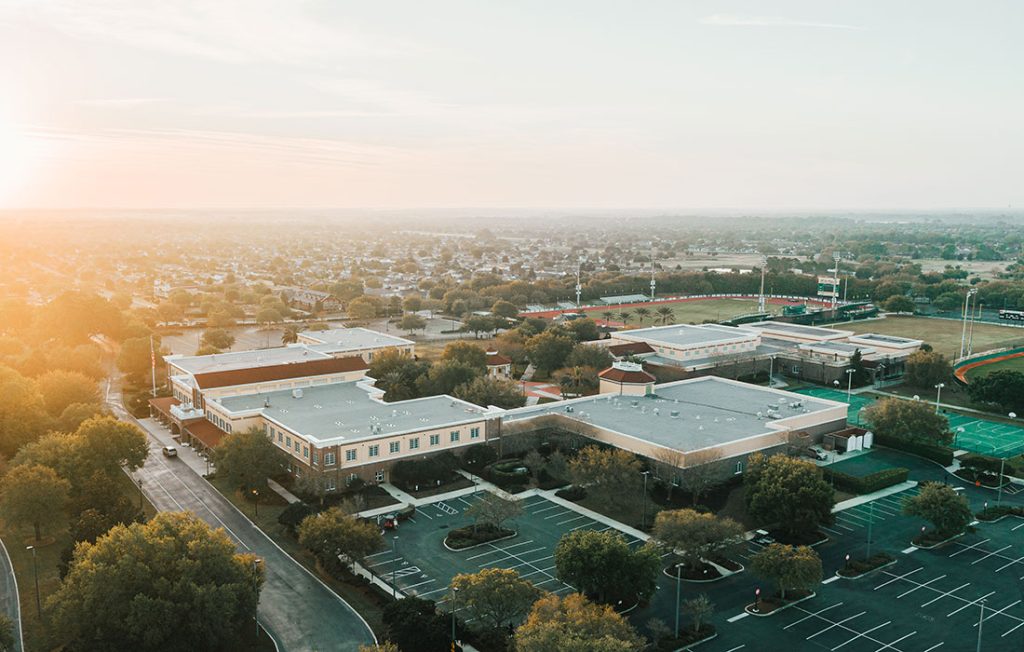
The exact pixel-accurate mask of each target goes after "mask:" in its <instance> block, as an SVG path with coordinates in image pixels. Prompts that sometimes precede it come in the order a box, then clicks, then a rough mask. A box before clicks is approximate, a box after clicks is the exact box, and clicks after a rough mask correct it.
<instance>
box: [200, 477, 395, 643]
mask: <svg viewBox="0 0 1024 652" xmlns="http://www.w3.org/2000/svg"><path fill="white" fill-rule="evenodd" d="M210 483H211V484H212V485H213V486H214V487H215V488H216V489H217V491H219V492H220V493H221V494H222V495H224V497H225V498H227V499H228V500H230V501H231V503H232V504H233V505H234V506H235V507H237V508H238V509H240V510H242V513H243V514H245V515H246V516H247V517H248V518H249V520H251V521H252V522H254V523H255V524H256V525H257V526H258V527H259V528H260V529H261V530H263V532H264V533H266V535H267V536H269V537H270V538H271V539H273V540H274V543H276V544H277V545H278V546H280V547H281V549H282V550H284V551H285V552H286V553H288V554H289V555H290V556H291V557H292V558H293V559H295V560H296V561H298V562H299V563H300V564H302V565H303V566H305V567H306V568H307V569H309V570H310V571H311V572H312V573H313V574H314V575H316V576H317V577H319V578H320V579H321V580H323V582H324V583H325V584H327V586H329V587H331V589H333V590H334V592H335V593H337V594H338V595H340V596H341V597H342V599H344V600H345V602H347V603H349V604H350V605H352V608H353V609H355V610H356V611H358V612H359V613H360V614H361V615H362V616H363V618H365V619H366V622H367V623H369V625H370V627H371V628H372V629H373V631H374V633H376V634H377V635H378V636H380V635H381V634H382V633H383V632H384V623H383V621H382V616H383V612H382V611H381V608H380V606H379V605H378V604H377V602H376V601H374V600H373V599H371V598H370V596H369V595H368V593H367V590H366V589H365V587H361V586H355V585H353V584H347V583H345V582H341V581H339V580H337V579H335V578H334V577H331V576H330V575H328V574H327V573H324V572H323V571H322V570H320V568H319V567H318V566H317V563H316V558H315V557H314V556H313V555H312V554H311V553H310V552H309V551H308V550H306V549H305V548H303V547H302V546H300V545H299V542H298V541H296V540H295V538H294V537H292V535H291V534H290V533H289V532H288V530H287V529H285V527H284V526H283V525H281V524H280V523H278V522H277V517H278V516H280V514H281V512H282V511H284V508H285V507H287V506H288V504H287V502H286V501H285V500H284V499H283V498H281V497H280V496H278V495H277V494H276V493H274V492H273V491H267V492H266V493H267V494H270V495H269V496H268V495H261V497H260V505H259V508H260V513H259V517H255V516H254V512H255V510H254V505H253V503H252V501H250V500H246V499H245V498H243V497H242V495H241V494H240V493H239V492H238V491H237V490H235V489H234V488H233V487H229V486H228V485H227V483H225V482H224V480H222V479H218V478H216V477H214V478H213V479H212V480H211V481H210Z"/></svg>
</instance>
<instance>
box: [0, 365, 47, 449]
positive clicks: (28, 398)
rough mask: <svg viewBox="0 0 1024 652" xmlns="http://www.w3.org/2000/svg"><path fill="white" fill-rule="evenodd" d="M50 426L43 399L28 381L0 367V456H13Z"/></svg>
mask: <svg viewBox="0 0 1024 652" xmlns="http://www.w3.org/2000/svg"><path fill="white" fill-rule="evenodd" d="M49 424H50V419H49V417H48V416H47V414H46V408H45V407H44V405H43V397H42V396H41V395H40V394H39V390H38V389H37V388H36V385H35V383H33V382H32V381H31V380H29V379H28V378H25V377H24V376H22V375H21V374H19V373H18V372H17V371H15V370H14V369H11V368H10V367H3V366H0V455H3V456H5V457H11V456H13V455H14V454H15V453H16V452H17V451H18V449H19V448H21V447H22V446H23V445H24V444H27V443H28V442H31V441H33V440H35V439H36V438H38V437H39V436H40V435H42V434H43V432H45V431H46V428H47V427H48V426H49Z"/></svg>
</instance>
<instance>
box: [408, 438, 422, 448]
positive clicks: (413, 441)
mask: <svg viewBox="0 0 1024 652" xmlns="http://www.w3.org/2000/svg"><path fill="white" fill-rule="evenodd" d="M419 447H420V438H419V437H412V438H410V439H409V450H411V451H414V450H416V449H417V448H419Z"/></svg>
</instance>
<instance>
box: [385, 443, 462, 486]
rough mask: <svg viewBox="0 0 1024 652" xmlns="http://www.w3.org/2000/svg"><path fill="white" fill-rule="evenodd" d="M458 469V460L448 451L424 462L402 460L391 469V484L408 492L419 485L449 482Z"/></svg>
mask: <svg viewBox="0 0 1024 652" xmlns="http://www.w3.org/2000/svg"><path fill="white" fill-rule="evenodd" d="M458 467H459V463H458V460H457V459H456V458H455V456H454V455H452V454H451V453H449V452H447V451H445V452H443V453H438V454H436V455H432V456H430V457H428V458H426V459H423V460H402V461H401V462H398V463H397V464H395V466H394V468H392V469H391V482H392V483H393V484H395V485H397V486H398V487H400V488H402V489H404V490H406V491H408V490H410V489H413V490H415V487H416V486H417V485H419V486H427V485H436V484H440V483H442V482H447V481H448V480H449V479H450V478H451V476H452V472H454V471H455V469H457V468H458Z"/></svg>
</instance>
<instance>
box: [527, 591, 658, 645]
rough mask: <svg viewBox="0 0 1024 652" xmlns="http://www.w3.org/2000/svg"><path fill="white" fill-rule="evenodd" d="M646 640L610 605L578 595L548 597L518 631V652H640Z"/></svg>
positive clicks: (542, 600)
mask: <svg viewBox="0 0 1024 652" xmlns="http://www.w3.org/2000/svg"><path fill="white" fill-rule="evenodd" d="M643 648H644V639H643V638H642V637H641V636H639V635H637V633H636V632H635V631H634V630H633V627H632V626H630V624H629V622H628V621H626V619H624V618H623V617H622V616H620V615H619V614H617V613H615V611H613V610H612V608H611V607H609V606H607V605H599V604H593V603H591V602H590V601H589V600H587V599H586V598H585V597H583V596H582V595H580V594H579V593H570V594H569V595H567V596H565V597H564V598H563V597H559V596H557V595H547V596H544V597H543V598H541V599H540V600H537V602H535V603H534V605H533V609H532V610H531V611H530V615H529V616H528V617H527V619H526V622H525V623H523V624H522V625H520V626H519V628H518V629H517V630H516V650H518V652H552V650H558V652H639V651H640V650H642V649H643Z"/></svg>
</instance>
